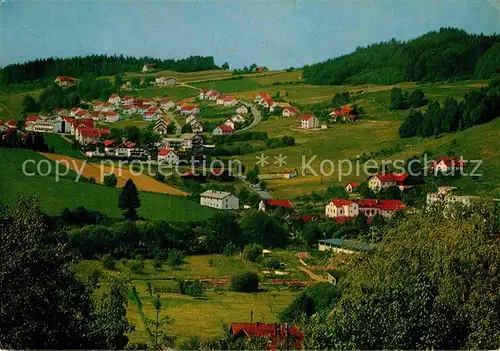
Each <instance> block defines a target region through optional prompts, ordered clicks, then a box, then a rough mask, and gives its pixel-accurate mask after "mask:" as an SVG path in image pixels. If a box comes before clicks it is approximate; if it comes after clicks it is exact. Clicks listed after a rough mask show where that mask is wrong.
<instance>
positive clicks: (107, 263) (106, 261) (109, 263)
mask: <svg viewBox="0 0 500 351" xmlns="http://www.w3.org/2000/svg"><path fill="white" fill-rule="evenodd" d="M101 264H102V266H103V267H104V268H106V269H110V270H114V269H115V268H116V262H115V260H113V259H112V258H111V256H110V255H102V257H101Z"/></svg>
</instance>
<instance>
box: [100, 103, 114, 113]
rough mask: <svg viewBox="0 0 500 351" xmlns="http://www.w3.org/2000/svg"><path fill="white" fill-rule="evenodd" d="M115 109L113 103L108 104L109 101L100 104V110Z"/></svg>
mask: <svg viewBox="0 0 500 351" xmlns="http://www.w3.org/2000/svg"><path fill="white" fill-rule="evenodd" d="M115 109H116V107H115V105H113V104H110V103H109V102H105V103H104V104H103V105H102V108H101V111H102V112H113V111H114V110H115Z"/></svg>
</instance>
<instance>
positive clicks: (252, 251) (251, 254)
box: [243, 244, 262, 262]
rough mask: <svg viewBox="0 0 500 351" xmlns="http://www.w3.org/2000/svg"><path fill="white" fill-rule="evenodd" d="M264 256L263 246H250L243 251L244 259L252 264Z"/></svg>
mask: <svg viewBox="0 0 500 351" xmlns="http://www.w3.org/2000/svg"><path fill="white" fill-rule="evenodd" d="M261 255H262V246H260V245H257V244H250V245H247V246H245V248H244V249H243V257H244V258H245V259H246V260H247V261H250V262H255V261H257V259H258V258H259V257H260V256H261Z"/></svg>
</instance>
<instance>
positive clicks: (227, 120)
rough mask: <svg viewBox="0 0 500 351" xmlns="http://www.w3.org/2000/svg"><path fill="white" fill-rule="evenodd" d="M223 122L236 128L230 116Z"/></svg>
mask: <svg viewBox="0 0 500 351" xmlns="http://www.w3.org/2000/svg"><path fill="white" fill-rule="evenodd" d="M224 124H225V125H226V126H228V127H231V128H232V129H236V123H235V122H234V121H233V120H232V119H231V118H228V119H226V120H225V121H224Z"/></svg>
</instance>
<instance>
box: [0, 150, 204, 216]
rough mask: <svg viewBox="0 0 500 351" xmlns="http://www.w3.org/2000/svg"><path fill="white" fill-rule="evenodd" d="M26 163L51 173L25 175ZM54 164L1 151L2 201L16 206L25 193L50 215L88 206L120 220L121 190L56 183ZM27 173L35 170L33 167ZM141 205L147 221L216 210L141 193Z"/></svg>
mask: <svg viewBox="0 0 500 351" xmlns="http://www.w3.org/2000/svg"><path fill="white" fill-rule="evenodd" d="M25 160H34V161H35V162H39V161H43V164H41V166H40V170H41V171H42V172H43V173H45V172H47V170H48V166H49V165H51V166H52V172H51V173H49V174H48V175H47V176H40V175H35V176H26V175H24V174H23V171H22V169H23V168H22V167H23V166H22V165H23V162H24V161H25ZM53 166H54V163H53V162H52V161H49V160H47V159H45V158H44V157H43V156H41V155H39V154H38V153H36V152H33V151H31V150H24V149H7V148H0V169H1V170H2V171H1V175H0V202H2V203H4V204H13V203H15V202H16V201H17V200H18V199H19V197H20V196H21V195H23V194H33V195H38V196H39V198H40V204H41V207H42V210H43V211H44V212H46V213H49V214H57V213H60V212H61V210H62V209H63V208H64V207H69V208H75V207H77V206H85V207H86V208H87V209H90V210H97V211H100V212H102V213H104V214H106V215H108V216H109V217H111V218H120V217H121V210H120V209H119V208H118V194H119V192H120V190H119V189H115V188H109V187H105V186H102V185H96V184H91V183H88V182H87V181H86V180H85V179H80V181H79V182H75V179H76V174H75V173H74V172H72V171H71V172H69V173H68V175H66V176H63V177H61V179H60V180H59V181H58V182H56V181H55V171H54V167H53ZM26 170H27V171H28V172H30V173H31V172H34V171H36V167H34V165H33V164H31V165H28V166H27V167H26ZM141 201H142V206H141V208H140V210H139V215H141V216H143V217H145V218H148V219H164V220H189V219H202V218H207V217H209V216H210V215H211V214H212V213H213V210H212V209H210V208H207V207H203V206H201V205H199V204H197V203H196V202H194V201H191V200H189V199H187V198H185V197H180V196H169V195H164V194H154V193H148V192H141Z"/></svg>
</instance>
